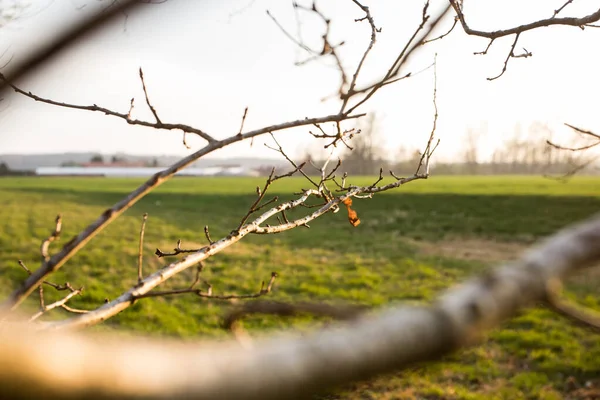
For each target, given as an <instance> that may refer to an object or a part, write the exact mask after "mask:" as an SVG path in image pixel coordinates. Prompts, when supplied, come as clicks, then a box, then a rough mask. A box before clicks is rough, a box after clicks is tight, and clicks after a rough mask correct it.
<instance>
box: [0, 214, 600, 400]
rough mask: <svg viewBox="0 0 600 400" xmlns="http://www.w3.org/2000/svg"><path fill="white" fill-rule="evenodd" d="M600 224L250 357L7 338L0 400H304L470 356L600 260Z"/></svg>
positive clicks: (176, 346) (232, 346) (30, 335)
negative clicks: (432, 294)
mask: <svg viewBox="0 0 600 400" xmlns="http://www.w3.org/2000/svg"><path fill="white" fill-rule="evenodd" d="M599 244H600V215H596V216H595V217H593V218H590V219H589V220H587V221H585V222H583V223H579V224H577V225H574V226H571V227H569V228H566V229H564V230H562V231H560V232H559V233H557V234H555V235H554V236H552V237H550V238H548V239H546V240H544V241H543V242H541V243H540V244H539V245H537V246H536V247H534V248H532V249H531V250H530V251H528V252H527V253H525V254H524V255H523V257H522V258H521V259H520V260H518V261H515V262H512V263H509V264H506V265H503V266H500V267H498V268H496V269H492V270H490V271H488V272H487V273H485V274H483V275H481V276H479V277H476V278H473V279H470V280H468V281H467V282H465V283H463V284H462V285H460V286H456V287H454V288H451V289H450V290H449V291H447V292H446V293H445V294H443V295H442V296H441V297H440V298H439V299H438V300H437V301H436V302H435V303H434V304H433V305H432V306H430V307H397V308H390V309H388V310H385V311H382V312H380V313H377V314H375V315H365V316H363V317H362V318H359V319H357V320H354V321H352V322H349V323H346V324H341V325H339V326H336V327H333V328H329V329H323V330H320V331H316V332H313V333H311V334H308V335H305V336H304V337H297V336H293V337H271V338H265V339H260V340H257V341H255V342H252V343H251V345H250V346H242V345H241V344H239V343H235V342H226V343H223V342H221V343H214V342H203V343H199V344H196V343H181V342H169V341H166V340H160V341H153V340H144V339H140V338H135V339H129V338H122V337H115V338H110V337H108V336H100V337H94V336H87V337H86V336H82V335H75V334H67V333H59V332H44V333H43V334H40V333H39V332H35V331H34V330H33V328H32V327H31V326H27V325H23V326H21V325H19V324H15V325H9V324H4V325H3V326H2V330H0V366H1V367H0V388H1V389H0V391H2V394H3V395H4V396H9V397H11V398H30V397H31V396H43V397H44V398H81V397H84V396H85V397H86V398H111V397H119V398H195V399H215V398H244V399H261V400H265V399H281V398H303V397H307V396H308V395H309V394H311V393H315V392H318V391H321V390H323V389H325V388H328V387H332V386H334V385H338V384H342V383H346V382H349V381H354V380H361V379H365V378H369V377H372V376H374V375H377V374H380V373H385V372H391V371H394V370H397V369H400V368H403V367H406V366H408V365H411V364H413V363H415V362H420V361H425V360H431V359H435V358H439V357H441V356H442V355H444V354H447V353H449V352H451V351H453V350H456V349H458V348H460V347H463V346H467V345H471V344H474V343H476V342H477V340H478V339H480V338H481V336H482V333H483V332H484V331H485V330H488V329H490V328H492V327H494V326H497V325H498V324H499V323H500V322H502V321H503V320H505V319H506V318H509V317H511V316H513V315H515V314H516V313H517V312H518V311H519V310H521V309H522V308H523V307H526V306H529V305H531V304H532V303H534V302H536V301H543V300H545V299H546V298H547V297H548V288H549V287H551V286H552V285H551V282H554V281H555V280H562V279H563V278H565V277H566V276H568V275H569V274H571V273H573V272H575V271H577V270H579V269H582V268H585V267H588V266H590V265H592V264H593V263H595V262H598V261H600V245H599Z"/></svg>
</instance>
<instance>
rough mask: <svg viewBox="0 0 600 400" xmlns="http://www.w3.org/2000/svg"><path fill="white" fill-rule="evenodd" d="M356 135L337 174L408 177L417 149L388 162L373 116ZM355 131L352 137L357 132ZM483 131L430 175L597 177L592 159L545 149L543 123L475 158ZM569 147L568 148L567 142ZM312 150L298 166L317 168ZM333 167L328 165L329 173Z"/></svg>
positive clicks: (317, 159) (318, 161)
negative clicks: (381, 173) (588, 175)
mask: <svg viewBox="0 0 600 400" xmlns="http://www.w3.org/2000/svg"><path fill="white" fill-rule="evenodd" d="M358 129H360V133H358V134H357V136H356V138H355V139H353V141H352V142H351V144H350V145H351V146H352V148H353V150H352V151H350V150H348V151H343V152H342V154H341V157H340V158H341V159H342V167H341V168H340V171H343V172H347V173H348V174H351V175H375V174H378V173H379V169H380V168H383V170H384V173H387V172H388V171H389V170H392V171H394V172H395V173H397V174H400V175H409V174H413V173H414V168H415V165H417V164H418V162H419V159H420V157H421V153H420V152H419V151H418V150H410V149H407V148H400V149H398V151H396V156H395V157H394V159H393V160H390V159H389V157H386V146H385V140H384V139H383V138H382V137H381V136H380V135H379V133H378V130H377V121H376V119H375V117H370V118H369V119H367V120H366V124H364V125H363V126H359V127H358ZM358 129H357V132H358ZM484 133H485V129H481V130H473V129H469V130H468V131H467V133H466V135H465V137H464V138H463V140H462V143H463V146H462V149H461V151H460V152H459V153H458V154H457V155H456V158H455V159H454V160H452V161H446V162H440V161H438V162H435V161H434V162H433V163H432V164H433V166H432V168H434V170H435V174H436V175H495V174H497V175H504V174H524V175H564V174H569V173H572V172H573V171H576V172H578V173H582V174H597V173H599V172H600V169H599V168H598V167H597V166H594V164H593V161H595V159H594V158H593V156H594V155H593V154H586V153H581V152H574V151H565V150H561V149H558V148H556V147H554V146H551V145H549V144H548V143H547V140H548V139H550V138H551V136H552V131H551V130H550V129H549V128H548V127H547V126H546V125H544V124H539V123H535V124H532V125H531V126H530V129H529V132H528V134H526V135H523V134H522V133H521V130H520V127H519V126H517V127H516V129H515V132H514V133H513V135H512V136H510V137H509V138H508V139H506V140H505V141H504V142H503V143H502V144H501V145H500V146H499V147H497V148H496V149H494V151H493V152H492V154H491V156H488V157H486V158H487V159H485V160H484V159H483V157H482V156H481V151H480V150H481V145H480V139H481V137H482V135H483V134H484ZM571 144H573V143H571ZM314 153H315V151H312V152H311V151H308V150H307V151H306V154H305V155H304V156H303V157H302V158H303V160H302V161H310V162H312V163H314V164H316V165H320V164H322V161H321V160H322V159H323V158H324V157H325V156H324V155H323V154H319V155H318V156H316V157H315V156H313V154H314ZM334 166H335V163H332V165H331V168H333V167H334Z"/></svg>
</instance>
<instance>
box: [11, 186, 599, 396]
mask: <svg viewBox="0 0 600 400" xmlns="http://www.w3.org/2000/svg"><path fill="white" fill-rule="evenodd" d="M141 182H142V181H141V180H135V179H104V178H3V179H0V204H1V205H2V206H1V207H0V271H1V273H0V296H1V297H5V296H6V295H8V293H10V291H11V290H12V289H13V288H15V287H16V285H17V284H18V283H19V282H21V281H22V280H23V279H24V278H25V277H26V273H25V272H24V271H23V270H22V269H20V267H19V266H18V264H17V260H18V259H22V260H23V261H24V262H25V263H26V264H27V265H28V266H29V267H30V268H32V269H33V268H36V267H37V265H38V263H39V252H38V251H39V250H38V249H39V244H40V241H41V239H42V238H43V237H45V236H47V235H48V234H49V233H50V231H51V230H52V228H53V220H54V217H55V216H56V214H57V213H62V214H63V235H62V239H61V240H60V241H59V242H58V244H53V245H52V246H51V249H53V248H54V249H56V248H58V246H60V245H61V244H62V243H66V241H67V240H68V239H69V238H70V237H71V236H73V235H74V234H76V233H77V232H78V231H79V230H80V229H82V228H83V227H84V226H86V225H87V224H89V223H90V222H91V221H93V220H94V219H95V218H96V217H97V216H98V215H100V214H101V213H102V212H103V211H104V210H105V209H106V208H107V207H108V206H109V205H112V204H113V203H115V202H116V201H118V200H119V199H120V198H121V197H122V196H124V195H125V194H126V193H128V192H129V191H131V190H132V189H133V188H135V187H136V186H137V185H138V184H139V183H141ZM263 182H264V179H259V178H176V179H174V180H172V181H170V182H167V183H166V184H164V185H163V186H161V187H160V188H159V189H158V190H156V191H155V192H153V193H151V194H150V195H148V196H146V197H145V198H144V199H143V200H141V201H140V202H139V203H138V204H136V205H135V206H134V207H133V208H132V209H130V210H129V211H127V212H126V213H125V215H124V216H122V217H121V218H119V219H118V220H117V221H116V222H115V223H113V224H112V225H110V226H109V227H108V228H107V229H106V230H105V231H103V232H102V233H101V234H100V235H99V236H98V237H96V238H95V239H94V240H93V241H92V242H91V243H89V244H88V246H87V247H86V248H85V249H84V250H83V251H82V252H81V253H80V254H78V255H77V256H75V257H74V258H73V259H72V260H71V261H69V262H68V263H67V264H66V265H65V266H64V267H63V269H62V270H60V271H59V272H58V273H57V274H56V275H55V276H54V277H53V278H52V280H53V281H56V282H59V283H62V282H64V281H65V280H67V281H69V282H71V283H72V284H73V285H74V286H84V287H85V290H84V292H83V295H82V296H80V297H77V298H75V299H73V300H72V301H71V302H70V303H69V304H71V305H72V306H73V307H78V308H87V309H91V308H96V307H98V306H99V305H101V304H102V303H103V302H104V299H105V298H109V299H114V298H115V297H116V296H118V295H119V294H120V293H122V292H123V291H124V290H126V289H128V288H129V287H131V286H132V285H134V284H135V283H136V279H137V277H136V274H137V271H136V263H137V243H138V235H139V227H140V222H141V215H142V214H143V213H144V212H147V213H148V214H149V219H148V223H147V228H146V235H145V250H144V254H145V271H146V272H147V273H150V272H154V271H156V270H157V269H158V268H159V267H160V266H161V265H164V264H165V263H168V262H169V260H163V259H157V258H156V257H155V256H154V255H153V253H154V250H155V249H156V248H157V247H158V248H161V249H162V250H170V249H172V248H173V247H174V245H175V243H176V241H177V240H178V239H181V240H182V242H183V245H182V246H183V247H195V246H202V245H204V244H205V239H204V233H203V228H204V226H205V225H208V226H209V227H210V231H211V236H212V238H213V240H216V239H218V238H220V237H222V236H224V235H227V234H228V233H229V232H230V231H231V230H232V229H234V228H235V227H236V226H237V224H238V222H239V220H240V218H241V217H242V216H243V215H244V214H245V213H246V210H247V209H248V206H249V205H250V204H251V203H252V201H253V200H254V198H255V187H256V186H257V185H262V183H263ZM370 182H371V180H370V179H367V178H361V179H357V180H356V181H355V182H350V183H370ZM303 186H304V187H305V186H307V185H306V183H305V182H304V181H302V180H300V179H288V180H283V181H278V182H276V184H275V185H274V186H273V188H272V194H277V195H279V196H280V198H283V199H288V198H291V197H292V196H293V192H294V191H296V190H298V189H299V188H300V187H303ZM353 207H354V208H355V209H356V211H357V212H358V215H359V217H360V219H361V224H360V225H359V226H358V227H356V228H354V227H352V226H351V225H350V224H349V223H348V221H347V219H346V218H345V216H344V213H342V212H340V213H338V214H328V215H325V216H324V217H322V218H321V219H319V220H317V221H315V222H313V223H311V228H310V229H305V228H301V229H296V230H293V231H290V232H286V233H283V234H279V235H274V236H251V237H247V238H245V239H244V240H243V241H242V242H240V243H238V244H235V245H234V246H232V247H230V248H229V249H228V250H226V251H225V252H223V253H221V254H219V255H217V256H215V257H214V258H211V259H209V260H208V261H207V263H206V266H207V268H206V271H205V274H204V277H205V279H207V280H208V281H210V283H211V284H212V285H213V291H214V293H232V292H235V293H245V292H248V293H250V292H256V291H257V290H258V288H259V286H260V281H262V280H267V279H268V278H269V276H270V273H271V271H277V272H278V273H279V275H280V278H279V279H278V281H277V282H276V284H275V288H274V291H273V293H272V294H271V295H270V297H269V298H270V299H273V300H284V301H302V300H310V301H324V302H331V303H336V302H343V303H358V304H365V305H370V306H383V305H390V304H404V303H415V302H428V301H431V300H432V299H434V298H435V296H436V295H437V294H438V293H439V292H440V291H442V290H443V289H445V288H447V287H448V286H450V285H452V284H454V283H457V282H459V281H461V280H462V279H464V278H465V277H467V276H469V275H471V274H473V273H476V272H478V271H481V270H482V269H483V268H486V267H488V266H491V265H494V264H496V263H498V262H500V261H502V260H507V259H511V258H514V257H516V256H518V254H519V253H520V252H521V251H522V250H523V249H524V248H525V246H526V245H528V244H530V243H532V242H534V241H535V240H536V239H538V238H540V237H543V236H545V235H548V234H551V233H553V232H554V231H556V230H557V229H560V228H561V227H563V226H565V225H567V224H569V223H572V222H574V221H577V220H581V219H583V218H585V217H587V216H590V215H591V214H595V213H597V212H598V211H600V179H598V178H586V177H579V178H575V179H573V180H571V181H569V182H568V183H561V182H557V181H553V180H548V179H544V178H537V177H433V178H431V179H430V180H427V181H418V182H414V183H411V184H408V185H407V186H405V187H402V188H400V189H397V190H395V191H393V192H388V193H384V194H381V195H378V196H375V197H374V198H373V199H370V200H360V199H358V200H355V201H354V206H353ZM306 211H307V210H306V209H301V210H299V212H297V213H296V214H297V215H300V213H302V212H306ZM192 275H193V274H192V271H186V272H184V273H183V274H181V275H180V276H178V277H176V278H174V279H173V280H171V281H170V282H168V283H167V285H166V287H165V288H175V287H185V286H187V285H189V283H190V282H191V281H192ZM599 281H600V274H598V273H594V272H589V273H587V274H586V275H582V276H579V277H574V278H573V279H572V280H571V281H570V282H569V284H568V288H569V292H568V294H569V296H571V297H572V298H574V299H576V300H577V301H578V302H579V303H580V304H583V305H585V306H588V307H591V308H593V309H597V310H600V302H599V299H600V297H599V296H598V289H599V287H600V285H599V284H598V282H599ZM45 292H46V297H47V302H48V301H51V300H52V299H57V298H59V296H60V294H57V293H53V291H52V290H51V289H47V290H46V291H45ZM36 301H37V296H36V295H33V296H32V299H30V300H29V301H28V303H27V304H26V305H25V308H26V309H27V308H29V309H30V310H35V308H36ZM230 307H231V305H230V304H229V303H220V302H216V301H206V300H204V301H203V300H202V299H199V298H197V297H195V296H180V297H170V298H153V299H144V300H142V301H139V302H137V303H136V304H135V305H134V306H133V307H131V308H129V309H128V310H126V311H124V312H123V313H121V314H120V315H118V316H116V317H115V318H113V319H111V320H109V321H108V322H106V323H105V324H104V325H102V326H99V327H96V328H93V330H111V331H113V330H116V329H118V330H125V331H126V332H129V334H132V333H133V334H135V333H139V332H143V333H144V334H151V335H169V336H178V337H182V338H184V339H186V340H187V339H193V338H198V337H211V338H225V337H227V335H228V333H227V332H225V331H223V330H222V329H221V328H220V322H221V320H222V316H223V315H224V314H225V313H226V311H227V309H229V308H230ZM66 317H69V315H68V314H66V313H65V312H64V311H62V310H55V311H53V312H52V313H51V314H49V315H48V316H47V317H46V318H66ZM320 323H321V322H320V321H317V320H314V319H311V318H308V317H306V318H295V319H281V318H273V317H252V318H249V319H248V320H246V321H245V323H244V327H245V328H246V329H247V330H249V331H250V333H254V334H258V333H263V332H265V331H269V330H277V329H288V328H291V327H294V328H300V329H311V328H312V327H315V326H320V325H319V324H320ZM325 398H331V399H337V398H365V399H371V398H373V399H454V398H456V399H478V398H480V399H487V398H499V399H500V398H502V399H521V398H523V399H525V398H527V399H534V398H543V399H560V398H574V399H575V398H576V399H584V398H589V399H592V398H600V337H598V336H597V335H594V334H593V333H591V332H588V331H586V330H584V329H582V328H578V327H575V326H572V325H570V324H569V323H568V322H566V321H565V320H563V319H561V318H560V317H558V316H556V315H554V314H552V313H551V312H549V311H548V310H545V309H542V308H536V309H532V310H530V311H527V312H524V313H523V314H521V315H520V316H519V317H517V318H515V319H513V320H511V321H509V322H507V323H506V324H505V325H504V326H502V327H501V328H499V329H497V330H495V331H494V332H492V333H491V334H490V335H489V336H488V340H486V342H485V343H484V344H482V345H480V346H478V347H475V348H472V349H467V350H464V351H461V352H459V353H456V354H454V355H452V356H451V357H448V358H446V359H445V360H444V361H443V362H440V363H436V364H431V365H428V366H418V367H414V368H412V369H410V370H407V371H404V372H401V373H396V374H393V375H391V376H387V377H382V378H379V379H376V380H374V381H370V382H364V383H360V384H355V385H351V386H348V387H345V388H341V389H340V390H338V391H336V392H334V393H331V394H328V395H326V396H325Z"/></svg>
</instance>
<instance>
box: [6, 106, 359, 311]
mask: <svg viewBox="0 0 600 400" xmlns="http://www.w3.org/2000/svg"><path fill="white" fill-rule="evenodd" d="M362 116H364V114H356V115H347V114H335V115H328V116H325V117H318V118H306V119H301V120H296V121H289V122H285V123H282V124H278V125H271V126H267V127H264V128H261V129H256V130H253V131H249V132H246V133H243V134H242V135H238V134H235V135H232V136H230V137H228V138H225V139H223V140H218V141H212V142H209V143H208V144H207V145H206V146H205V147H203V148H202V149H200V150H198V151H196V152H195V153H192V154H190V155H188V156H187V157H184V158H182V159H181V160H179V161H178V162H176V163H175V164H173V165H171V166H170V167H169V168H167V169H165V170H163V171H161V172H158V173H156V174H154V175H153V176H152V177H150V179H148V180H147V181H146V182H144V183H143V184H142V185H141V186H140V187H138V188H137V189H135V190H134V191H133V192H131V193H130V194H128V195H127V196H126V197H125V198H123V199H122V200H120V201H119V202H117V203H116V204H114V205H113V206H112V207H110V208H108V209H107V210H106V211H105V212H104V213H102V215H100V217H98V218H97V219H96V220H95V221H94V222H92V223H91V224H90V225H89V226H88V227H86V228H85V229H84V230H83V231H81V232H80V233H79V234H78V235H77V236H75V237H73V238H72V239H71V240H70V241H69V242H67V243H66V244H65V245H64V246H63V248H62V249H61V250H60V251H59V252H58V253H56V254H54V255H53V256H52V257H50V259H49V260H47V261H45V262H43V263H42V265H41V266H40V268H39V269H38V270H36V271H35V272H34V273H33V274H32V275H31V276H29V278H27V280H25V282H23V284H22V285H21V287H19V288H18V289H16V290H15V291H14V292H13V293H12V294H11V296H10V297H9V298H8V299H7V300H6V301H5V302H4V303H3V305H2V307H4V308H9V309H11V310H12V309H15V308H16V307H18V305H19V304H21V302H22V301H23V300H24V299H25V298H26V297H27V296H28V295H29V294H30V293H31V292H32V291H33V290H34V289H35V288H36V287H37V286H39V285H40V283H41V282H42V281H43V280H44V279H45V277H46V276H48V275H49V274H50V273H52V272H54V271H56V270H58V269H59V268H60V267H62V266H63V265H64V263H65V262H67V260H69V259H70V258H71V257H72V256H73V255H74V254H75V253H77V251H79V250H80V249H81V248H82V247H83V246H85V244H86V243H87V242H89V241H90V240H91V239H92V238H93V237H94V236H96V234H98V233H99V232H100V231H101V230H102V229H104V228H105V227H106V226H107V225H108V224H110V223H111V222H112V221H114V220H115V219H116V218H117V217H118V216H119V215H121V214H122V213H123V212H124V211H125V210H127V209H128V208H129V207H131V206H132V205H133V204H135V203H136V202H137V201H138V200H139V199H141V198H142V197H144V196H145V195H146V194H148V193H149V192H150V191H152V190H153V189H154V188H156V187H158V186H159V185H161V184H162V183H164V182H165V181H167V180H168V179H169V178H171V177H172V176H173V175H175V173H177V172H178V171H180V170H182V169H183V168H185V167H186V166H188V165H190V164H191V163H193V162H194V161H196V160H197V159H199V158H200V157H203V156H205V155H207V154H210V153H212V152H213V151H215V150H218V149H220V148H222V147H225V146H227V145H230V144H232V143H235V142H239V141H241V140H245V139H250V138H253V137H255V136H260V135H263V134H265V133H269V132H276V131H280V130H284V129H289V128H294V127H299V126H307V125H314V124H319V123H326V122H339V121H345V120H349V119H354V118H359V117H362Z"/></svg>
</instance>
